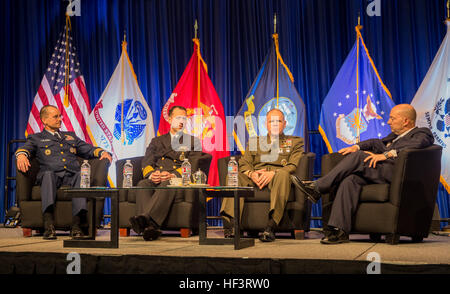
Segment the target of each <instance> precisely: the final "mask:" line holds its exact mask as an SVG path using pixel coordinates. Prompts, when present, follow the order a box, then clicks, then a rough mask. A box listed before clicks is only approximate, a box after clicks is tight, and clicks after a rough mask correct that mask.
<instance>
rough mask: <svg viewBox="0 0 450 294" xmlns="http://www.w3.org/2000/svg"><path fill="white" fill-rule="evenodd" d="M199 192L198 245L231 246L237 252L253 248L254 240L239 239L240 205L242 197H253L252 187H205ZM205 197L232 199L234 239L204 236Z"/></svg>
mask: <svg viewBox="0 0 450 294" xmlns="http://www.w3.org/2000/svg"><path fill="white" fill-rule="evenodd" d="M199 190H200V197H199V198H200V199H199V204H200V208H199V210H200V215H199V222H200V223H199V244H200V245H233V244H234V249H235V250H239V249H243V248H247V247H251V246H255V239H253V238H241V230H240V226H239V224H240V207H239V206H240V203H239V199H240V198H242V197H246V198H247V197H254V188H253V187H227V186H218V187H205V188H202V189H199ZM207 197H234V238H233V239H228V238H208V237H207V234H206V198H207Z"/></svg>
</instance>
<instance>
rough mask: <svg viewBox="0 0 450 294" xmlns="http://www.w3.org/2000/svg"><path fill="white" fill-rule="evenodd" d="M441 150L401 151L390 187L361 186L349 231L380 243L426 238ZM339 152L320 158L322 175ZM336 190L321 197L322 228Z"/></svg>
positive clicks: (336, 159) (325, 222)
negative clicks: (382, 238) (409, 238)
mask: <svg viewBox="0 0 450 294" xmlns="http://www.w3.org/2000/svg"><path fill="white" fill-rule="evenodd" d="M441 154H442V147H440V146H437V145H432V146H430V147H428V148H425V149H408V150H402V151H401V152H400V153H399V155H398V159H396V162H395V166H394V168H395V172H394V175H393V178H392V181H391V184H370V185H366V186H364V187H363V189H362V191H361V194H360V199H359V206H358V208H357V210H356V213H355V215H354V216H353V218H352V232H353V233H360V234H370V239H371V240H372V241H374V242H379V241H380V240H381V236H382V235H386V242H387V243H389V244H393V245H395V244H397V243H398V242H399V238H400V236H409V237H411V238H412V240H413V241H414V242H421V241H422V240H423V238H426V237H427V236H428V233H429V230H430V225H431V220H432V217H433V211H434V207H435V203H436V195H437V189H438V185H439V177H440V171H441ZM342 158H343V156H342V155H341V154H339V153H332V154H327V155H324V156H323V157H322V175H326V174H327V173H328V172H329V171H330V170H331V169H332V168H333V167H334V166H336V165H337V164H338V163H339V162H340V160H341V159H342ZM334 195H335V191H331V192H330V193H329V194H326V195H323V196H322V221H323V225H324V228H326V226H327V222H328V219H329V216H330V213H331V208H332V204H333V199H334Z"/></svg>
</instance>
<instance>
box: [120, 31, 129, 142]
mask: <svg viewBox="0 0 450 294" xmlns="http://www.w3.org/2000/svg"><path fill="white" fill-rule="evenodd" d="M125 50H127V31H126V29H124V30H123V41H122V70H121V72H120V94H121V97H122V107H121V108H122V109H121V117H120V118H121V119H120V124H121V126H120V139H121V141H122V145H123V144H124V143H125V136H124V134H123V133H124V130H123V111H124V108H125V103H124V96H125V94H124V92H125V89H124V73H123V70H124V62H125V58H124V56H123V53H124V51H125Z"/></svg>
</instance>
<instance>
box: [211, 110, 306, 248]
mask: <svg viewBox="0 0 450 294" xmlns="http://www.w3.org/2000/svg"><path fill="white" fill-rule="evenodd" d="M266 126H267V130H268V134H267V136H260V137H252V138H250V139H249V142H248V145H247V147H246V150H245V153H244V155H243V156H242V157H241V158H240V159H239V185H240V186H254V187H257V188H258V189H263V188H264V187H266V186H267V187H268V189H269V190H270V210H269V211H268V222H267V227H266V229H265V230H264V232H263V234H262V236H261V237H260V240H261V241H263V242H272V241H274V240H275V234H274V229H275V228H276V226H277V225H278V224H279V223H280V221H281V219H282V217H283V213H284V209H285V206H286V203H287V200H288V197H289V193H290V190H291V179H290V175H291V174H293V173H294V172H295V170H296V169H297V165H298V164H299V162H300V158H301V156H302V154H303V151H304V140H303V138H300V137H295V136H287V135H285V134H284V133H283V130H284V129H285V127H286V120H285V118H284V114H283V112H282V111H281V110H279V109H272V110H270V111H269V112H268V113H267V118H266ZM243 207H244V199H241V203H240V208H241V215H242V210H243ZM220 212H221V215H222V217H223V219H224V228H225V237H230V236H232V234H233V233H232V229H231V228H232V227H233V223H234V199H233V198H224V200H223V202H222V208H221V210H220Z"/></svg>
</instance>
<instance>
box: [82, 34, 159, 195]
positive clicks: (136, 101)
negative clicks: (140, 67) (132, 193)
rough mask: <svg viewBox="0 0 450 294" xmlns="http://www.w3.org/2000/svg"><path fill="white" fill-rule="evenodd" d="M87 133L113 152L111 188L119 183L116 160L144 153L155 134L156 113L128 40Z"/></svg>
mask: <svg viewBox="0 0 450 294" xmlns="http://www.w3.org/2000/svg"><path fill="white" fill-rule="evenodd" d="M88 132H89V136H90V137H91V140H92V142H93V143H94V144H95V145H97V146H99V147H101V148H103V149H105V150H108V151H109V152H111V153H112V154H113V156H112V157H113V162H112V163H111V166H110V168H109V171H108V181H109V184H110V186H111V187H116V185H117V183H116V161H117V160H120V159H124V158H131V157H137V156H143V155H144V154H145V150H146V148H147V146H148V144H149V143H150V141H151V139H152V138H153V137H154V136H155V130H154V126H153V115H152V112H151V110H150V108H149V107H148V105H147V102H146V100H145V98H144V96H143V95H142V92H141V90H140V89H139V85H138V82H137V78H136V74H135V73H134V70H133V65H132V64H131V61H130V58H129V57H128V53H127V43H126V42H125V41H123V42H122V55H121V56H120V60H119V64H118V65H117V66H116V69H115V70H114V73H113V75H112V77H111V79H110V80H109V82H108V85H107V86H106V89H105V90H104V91H103V94H102V96H101V97H100V100H99V101H98V102H97V104H96V105H95V107H94V110H93V111H92V112H91V114H90V115H89V118H88ZM118 172H122V171H118Z"/></svg>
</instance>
